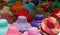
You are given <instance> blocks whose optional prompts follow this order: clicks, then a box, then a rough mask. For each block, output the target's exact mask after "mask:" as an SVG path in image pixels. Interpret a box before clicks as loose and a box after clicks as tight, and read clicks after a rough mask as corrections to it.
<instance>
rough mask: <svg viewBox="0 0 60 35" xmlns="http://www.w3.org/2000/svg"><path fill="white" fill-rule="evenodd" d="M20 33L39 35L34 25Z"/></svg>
mask: <svg viewBox="0 0 60 35" xmlns="http://www.w3.org/2000/svg"><path fill="white" fill-rule="evenodd" d="M22 35H41V34H40V33H39V31H38V29H37V28H36V27H31V28H29V30H28V31H26V32H24V34H22Z"/></svg>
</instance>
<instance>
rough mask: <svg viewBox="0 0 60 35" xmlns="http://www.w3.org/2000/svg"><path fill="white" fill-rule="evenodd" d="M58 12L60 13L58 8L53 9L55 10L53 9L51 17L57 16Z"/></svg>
mask: <svg viewBox="0 0 60 35" xmlns="http://www.w3.org/2000/svg"><path fill="white" fill-rule="evenodd" d="M59 12H60V8H55V9H53V11H52V13H51V15H55V14H57V13H59Z"/></svg>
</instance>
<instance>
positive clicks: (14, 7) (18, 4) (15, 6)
mask: <svg viewBox="0 0 60 35" xmlns="http://www.w3.org/2000/svg"><path fill="white" fill-rule="evenodd" d="M20 9H22V2H19V1H17V2H16V3H15V4H14V5H13V6H12V7H11V11H12V12H16V11H18V10H20Z"/></svg>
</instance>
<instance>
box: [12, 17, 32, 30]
mask: <svg viewBox="0 0 60 35" xmlns="http://www.w3.org/2000/svg"><path fill="white" fill-rule="evenodd" d="M12 25H13V26H17V27H18V29H19V31H26V30H28V28H30V27H31V25H30V23H28V21H27V18H26V17H25V16H19V17H18V19H17V21H16V22H15V23H13V24H12Z"/></svg>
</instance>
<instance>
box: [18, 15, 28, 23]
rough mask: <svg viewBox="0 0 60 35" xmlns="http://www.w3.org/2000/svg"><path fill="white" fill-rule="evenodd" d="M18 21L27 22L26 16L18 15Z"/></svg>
mask: <svg viewBox="0 0 60 35" xmlns="http://www.w3.org/2000/svg"><path fill="white" fill-rule="evenodd" d="M17 22H18V23H27V18H26V17H25V16H19V17H18V19H17Z"/></svg>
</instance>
